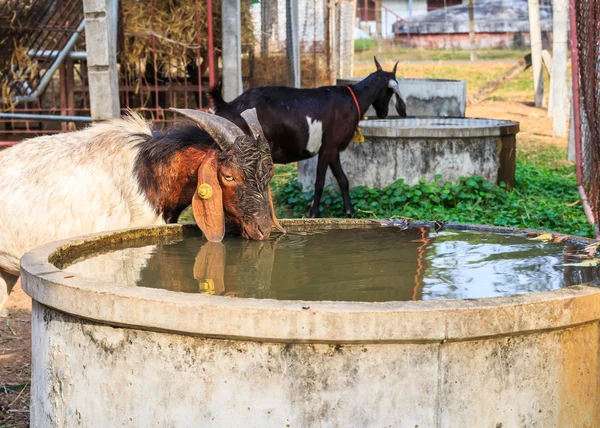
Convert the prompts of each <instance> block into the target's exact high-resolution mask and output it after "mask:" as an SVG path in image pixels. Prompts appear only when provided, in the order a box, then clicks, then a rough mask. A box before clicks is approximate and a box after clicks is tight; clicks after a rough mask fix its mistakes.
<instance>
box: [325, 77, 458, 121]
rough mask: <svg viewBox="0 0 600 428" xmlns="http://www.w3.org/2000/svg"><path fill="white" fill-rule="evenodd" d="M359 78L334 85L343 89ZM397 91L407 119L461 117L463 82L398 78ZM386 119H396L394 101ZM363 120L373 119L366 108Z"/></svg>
mask: <svg viewBox="0 0 600 428" xmlns="http://www.w3.org/2000/svg"><path fill="white" fill-rule="evenodd" d="M361 80H362V79H359V78H344V79H337V80H336V85H338V86H347V85H354V84H356V83H358V82H360V81H361ZM397 80H398V87H399V89H400V93H401V94H402V99H403V100H404V102H405V103H406V114H407V115H408V116H409V117H465V110H466V108H467V82H466V81H465V80H448V79H403V78H398V79H397ZM388 114H389V115H390V116H396V115H397V114H398V113H397V112H396V100H395V98H394V97H392V99H391V100H390V105H389V111H388ZM365 116H367V117H377V116H376V114H375V109H374V108H373V106H370V107H369V109H368V110H367V111H366V112H365Z"/></svg>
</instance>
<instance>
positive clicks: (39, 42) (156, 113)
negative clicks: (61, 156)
mask: <svg viewBox="0 0 600 428" xmlns="http://www.w3.org/2000/svg"><path fill="white" fill-rule="evenodd" d="M240 5H241V45H242V81H243V84H244V89H248V88H251V87H258V86H265V85H292V84H293V80H292V79H291V76H292V75H293V73H292V71H293V70H292V64H293V63H292V61H291V59H290V55H289V49H290V34H291V30H292V22H295V23H296V27H295V28H294V30H295V35H297V38H298V41H299V50H300V76H301V86H302V87H315V86H321V85H326V84H330V83H333V81H334V78H335V77H337V76H351V75H352V63H353V56H354V46H353V33H352V29H353V27H354V11H355V9H354V1H353V0H261V1H258V2H257V1H255V0H241V2H240ZM292 5H293V6H294V7H293V9H292V7H291V6H292ZM118 10H119V12H118V29H117V60H118V67H119V92H120V103H121V107H122V108H123V109H133V110H136V111H138V112H141V113H142V114H143V115H144V116H145V117H147V118H149V119H152V120H154V121H155V122H158V123H160V122H165V121H171V120H174V117H173V115H172V113H170V112H169V111H168V109H169V107H180V108H197V109H208V108H209V97H208V90H209V88H210V86H211V85H214V84H215V83H218V82H219V80H220V78H219V74H220V73H221V66H220V64H221V62H220V59H221V44H222V34H221V32H222V24H221V0H185V1H183V0H148V1H144V2H141V1H138V0H118ZM292 11H293V13H295V14H296V15H295V16H292ZM182 17H185V19H182ZM292 18H294V19H293V20H292ZM82 20H83V2H82V0H4V1H3V2H2V1H0V42H1V43H2V46H7V47H8V49H5V50H3V51H1V52H0V73H1V75H0V78H1V79H2V80H1V83H2V86H1V87H2V94H1V97H2V106H3V110H4V111H9V112H12V113H32V114H37V113H54V114H61V115H72V116H89V115H90V111H89V103H88V98H89V88H88V81H87V73H86V71H87V70H86V57H85V40H84V37H83V33H82V32H81V37H80V40H79V41H78V43H77V45H76V46H75V50H77V51H80V52H82V55H81V57H79V58H77V59H73V58H72V57H71V56H68V57H66V58H65V60H64V61H62V62H61V63H60V64H59V66H58V67H57V68H56V70H51V69H50V67H51V65H52V63H53V62H52V61H53V60H54V59H56V56H57V54H58V52H59V51H60V50H61V49H62V48H64V47H65V44H66V43H67V41H68V40H69V37H71V36H72V34H74V33H75V32H76V31H77V29H78V24H80V23H82V22H83V21H82ZM32 52H41V53H45V54H44V55H42V54H40V55H37V56H35V55H34V56H32V55H29V54H31V53H32ZM210 58H212V59H213V61H210ZM211 64H213V65H212V68H211V66H210V65H211ZM52 71H55V72H52ZM44 75H47V76H48V77H51V78H50V79H49V81H48V82H47V83H48V85H47V87H45V88H44V89H45V90H44V91H40V92H39V94H37V95H39V96H36V97H33V98H27V97H28V96H29V95H31V94H34V93H35V91H36V89H38V86H39V84H40V82H41V80H42V79H43V76H44ZM69 128H73V126H70V127H69ZM64 130H66V124H65V123H63V124H62V125H61V124H58V123H52V122H44V121H42V120H40V121H37V120H30V119H26V120H21V119H14V118H13V119H10V120H2V121H0V140H6V139H10V138H9V137H11V136H13V137H14V139H18V138H20V137H22V136H23V135H25V134H27V133H45V132H59V131H64ZM13 134H14V135H13Z"/></svg>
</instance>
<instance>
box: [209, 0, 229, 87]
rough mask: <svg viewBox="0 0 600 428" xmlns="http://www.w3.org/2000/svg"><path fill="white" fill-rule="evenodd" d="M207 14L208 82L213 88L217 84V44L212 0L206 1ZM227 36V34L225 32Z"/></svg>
mask: <svg viewBox="0 0 600 428" xmlns="http://www.w3.org/2000/svg"><path fill="white" fill-rule="evenodd" d="M206 14H207V15H208V16H207V18H208V19H207V22H208V84H209V85H210V87H211V88H212V87H213V86H215V81H216V80H217V79H216V71H217V70H215V46H214V40H213V13H212V0H207V1H206ZM223 37H225V34H223Z"/></svg>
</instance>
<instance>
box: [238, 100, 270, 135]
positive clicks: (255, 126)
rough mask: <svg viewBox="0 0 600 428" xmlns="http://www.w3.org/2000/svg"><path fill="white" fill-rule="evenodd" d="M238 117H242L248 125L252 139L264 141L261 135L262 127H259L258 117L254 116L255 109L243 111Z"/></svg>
mask: <svg viewBox="0 0 600 428" xmlns="http://www.w3.org/2000/svg"><path fill="white" fill-rule="evenodd" d="M240 116H242V117H243V118H244V120H245V121H246V123H247V124H248V127H249V128H250V131H252V135H254V139H256V140H258V139H259V138H262V139H265V134H264V133H263V130H262V126H261V125H260V122H259V121H258V116H257V115H256V108H251V109H248V110H244V111H243V112H242V113H241V114H240Z"/></svg>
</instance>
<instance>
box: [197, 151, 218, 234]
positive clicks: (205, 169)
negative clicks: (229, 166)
mask: <svg viewBox="0 0 600 428" xmlns="http://www.w3.org/2000/svg"><path fill="white" fill-rule="evenodd" d="M192 211H193V213H194V219H195V220H196V224H197V225H198V227H199V228H200V230H202V233H203V234H204V236H205V237H206V239H208V240H209V241H210V242H219V241H222V240H223V236H225V213H224V212H223V192H222V191H221V185H220V184H219V178H218V177H217V152H216V151H214V150H213V151H211V152H209V154H207V155H206V157H205V158H204V160H203V161H202V163H201V164H200V168H198V187H197V188H196V191H195V192H194V197H193V198H192Z"/></svg>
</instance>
